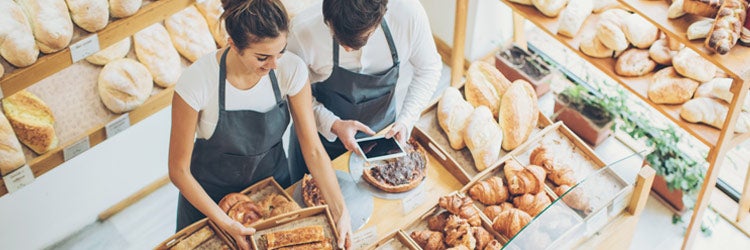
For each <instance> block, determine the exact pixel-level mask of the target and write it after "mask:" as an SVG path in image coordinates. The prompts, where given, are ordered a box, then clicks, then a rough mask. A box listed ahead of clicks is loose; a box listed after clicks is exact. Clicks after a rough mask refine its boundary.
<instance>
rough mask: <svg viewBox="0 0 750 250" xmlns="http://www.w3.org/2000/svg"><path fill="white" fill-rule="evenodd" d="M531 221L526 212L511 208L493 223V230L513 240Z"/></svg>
mask: <svg viewBox="0 0 750 250" xmlns="http://www.w3.org/2000/svg"><path fill="white" fill-rule="evenodd" d="M531 219H532V218H531V216H529V214H527V213H526V212H524V211H521V210H519V209H515V208H511V209H508V210H505V211H503V212H501V213H500V214H498V215H497V217H496V218H495V219H494V220H493V221H492V228H493V229H495V231H497V232H498V233H500V234H502V235H505V237H507V238H513V236H515V235H516V234H517V233H518V232H520V231H521V229H523V227H525V226H526V224H529V222H531Z"/></svg>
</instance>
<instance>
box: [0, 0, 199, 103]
mask: <svg viewBox="0 0 750 250" xmlns="http://www.w3.org/2000/svg"><path fill="white" fill-rule="evenodd" d="M193 3H194V0H161V1H155V2H151V3H149V4H146V5H145V6H143V7H141V9H140V10H139V11H138V13H136V14H135V15H133V16H130V17H126V18H122V19H118V20H115V21H113V22H110V23H109V24H108V25H107V27H106V28H104V29H103V30H101V31H99V32H97V33H96V34H97V36H98V37H99V47H100V48H102V49H104V48H106V47H108V46H110V45H112V44H114V43H116V42H119V41H120V40H122V39H125V37H128V36H131V35H133V34H135V33H136V32H138V31H139V30H141V29H143V28H146V27H148V26H150V25H151V24H154V23H156V22H160V21H162V20H164V19H166V18H167V17H169V16H171V15H172V14H174V13H176V12H178V11H180V10H182V9H184V8H185V7H187V6H189V5H191V4H193ZM76 29H77V28H76ZM87 36H88V34H86V35H84V36H82V37H77V38H78V39H79V40H80V39H81V38H85V37H87ZM75 41H76V39H74V41H73V42H75ZM71 44H73V43H71ZM72 64H73V61H72V59H71V54H70V48H66V49H64V50H61V51H58V52H55V53H52V54H48V55H40V57H39V59H38V60H37V62H36V63H34V64H32V65H31V66H28V67H24V68H19V69H15V70H13V71H12V72H9V73H6V75H5V76H3V77H2V78H0V88H1V89H2V93H3V94H4V95H5V96H10V95H12V94H14V93H16V92H18V91H21V90H23V89H25V88H27V87H29V86H31V85H34V84H35V83H36V82H38V81H40V80H42V79H44V78H46V77H48V76H50V75H52V74H54V73H57V72H58V71H60V70H63V69H65V68H67V67H69V66H70V65H72Z"/></svg>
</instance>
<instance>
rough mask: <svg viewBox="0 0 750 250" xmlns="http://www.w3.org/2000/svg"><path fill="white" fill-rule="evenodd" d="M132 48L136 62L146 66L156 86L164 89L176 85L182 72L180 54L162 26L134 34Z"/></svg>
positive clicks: (155, 26) (150, 27)
mask: <svg viewBox="0 0 750 250" xmlns="http://www.w3.org/2000/svg"><path fill="white" fill-rule="evenodd" d="M133 47H134V48H135V55H136V56H137V57H138V61H140V62H141V63H143V65H146V68H148V71H149V72H151V75H153V77H154V83H156V85H158V86H160V87H165V88H166V87H169V86H172V85H174V84H176V83H177V80H178V79H179V78H180V73H181V72H182V66H181V65H180V63H181V62H180V54H178V53H177V50H176V49H175V48H174V46H172V40H171V39H170V38H169V33H168V32H167V29H166V28H164V26H163V25H161V24H160V23H155V24H152V25H151V26H149V27H146V28H145V29H142V30H141V31H138V32H136V33H135V34H134V35H133Z"/></svg>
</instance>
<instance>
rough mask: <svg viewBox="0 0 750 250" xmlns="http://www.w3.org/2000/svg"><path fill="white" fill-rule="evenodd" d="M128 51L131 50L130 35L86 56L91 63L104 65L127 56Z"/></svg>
mask: <svg viewBox="0 0 750 250" xmlns="http://www.w3.org/2000/svg"><path fill="white" fill-rule="evenodd" d="M128 52H130V37H126V38H125V39H122V40H120V41H119V42H116V43H115V44H112V45H110V46H109V47H107V48H105V49H103V50H100V51H99V52H96V53H94V54H93V55H90V56H89V57H86V61H88V62H90V63H91V64H95V65H99V66H104V65H106V64H107V63H109V62H111V61H114V60H117V59H120V58H123V57H125V56H126V55H127V54H128Z"/></svg>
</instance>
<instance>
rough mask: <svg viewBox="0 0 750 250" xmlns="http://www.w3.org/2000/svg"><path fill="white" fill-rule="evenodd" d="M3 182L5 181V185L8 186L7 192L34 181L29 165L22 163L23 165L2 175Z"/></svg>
mask: <svg viewBox="0 0 750 250" xmlns="http://www.w3.org/2000/svg"><path fill="white" fill-rule="evenodd" d="M3 182H5V187H6V188H8V193H13V192H15V191H17V190H19V189H21V188H22V187H24V186H26V185H29V184H31V183H32V182H34V172H32V171H31V168H30V167H29V165H23V167H21V168H19V169H16V170H14V171H13V172H11V173H10V174H7V175H5V176H3Z"/></svg>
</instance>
